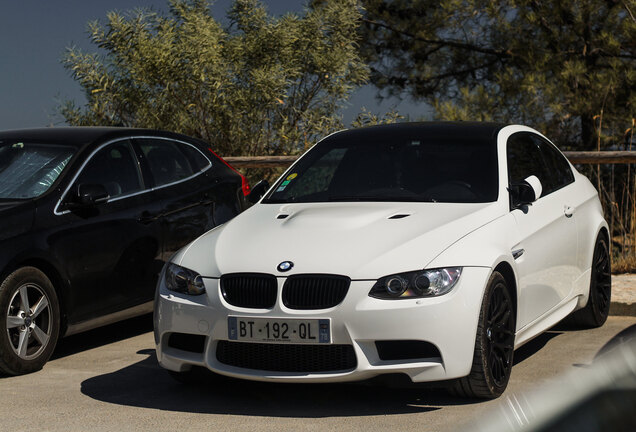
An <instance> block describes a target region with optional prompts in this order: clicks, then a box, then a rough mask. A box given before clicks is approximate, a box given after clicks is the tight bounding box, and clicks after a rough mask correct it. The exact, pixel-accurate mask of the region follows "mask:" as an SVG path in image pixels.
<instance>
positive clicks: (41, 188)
mask: <svg viewBox="0 0 636 432" xmlns="http://www.w3.org/2000/svg"><path fill="white" fill-rule="evenodd" d="M72 155H73V149H72V148H70V147H63V146H54V145H44V144H34V143H23V142H13V143H4V144H0V199H28V198H35V197H37V196H39V195H41V194H43V193H44V192H45V191H46V190H48V189H49V188H50V187H51V185H52V184H53V182H55V180H56V179H57V178H58V177H59V175H60V174H61V173H62V171H63V170H64V168H65V167H66V164H67V163H68V161H69V160H70V159H71V156H72Z"/></svg>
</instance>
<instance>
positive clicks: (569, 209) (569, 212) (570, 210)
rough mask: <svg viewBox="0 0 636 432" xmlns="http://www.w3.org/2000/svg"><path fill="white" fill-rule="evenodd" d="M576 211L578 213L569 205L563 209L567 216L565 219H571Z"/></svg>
mask: <svg viewBox="0 0 636 432" xmlns="http://www.w3.org/2000/svg"><path fill="white" fill-rule="evenodd" d="M575 211H576V209H575V208H574V207H571V206H569V205H565V206H564V207H563V214H565V217H567V218H571V217H572V215H573V214H574V212H575Z"/></svg>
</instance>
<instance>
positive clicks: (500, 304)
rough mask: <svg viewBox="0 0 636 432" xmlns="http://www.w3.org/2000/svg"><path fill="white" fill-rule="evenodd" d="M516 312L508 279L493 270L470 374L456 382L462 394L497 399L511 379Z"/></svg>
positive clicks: (455, 390) (478, 329) (485, 295)
mask: <svg viewBox="0 0 636 432" xmlns="http://www.w3.org/2000/svg"><path fill="white" fill-rule="evenodd" d="M515 323H516V314H515V311H514V306H513V302H512V298H511V297H510V292H509V291H508V287H507V285H506V280H505V279H504V277H503V276H502V275H501V273H499V272H493V274H492V275H491V276H490V279H489V281H488V285H487V286H486V291H485V293H484V299H483V301H482V305H481V310H480V313H479V323H478V325H477V335H476V338H475V351H474V353H473V364H472V368H471V370H470V374H468V376H466V377H464V378H460V379H459V380H457V381H456V382H455V385H454V387H453V389H452V391H453V393H455V394H456V395H458V396H462V397H471V398H482V399H494V398H497V397H499V396H500V395H501V394H502V393H503V392H504V390H505V389H506V386H507V385H508V380H509V379H510V373H511V371H512V357H513V353H514V342H515Z"/></svg>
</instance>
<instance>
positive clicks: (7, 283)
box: [0, 267, 60, 375]
mask: <svg viewBox="0 0 636 432" xmlns="http://www.w3.org/2000/svg"><path fill="white" fill-rule="evenodd" d="M0 311H1V313H2V318H3V320H2V321H3V323H4V326H3V328H2V331H0V370H2V371H4V372H6V373H8V374H11V375H21V374H25V373H30V372H34V371H37V370H40V369H42V367H43V366H44V364H45V363H46V362H47V360H48V359H49V357H51V354H52V353H53V350H54V349H55V344H56V343H57V338H58V334H59V329H60V313H59V305H58V300H57V295H56V293H55V289H54V288H53V285H52V284H51V281H50V280H49V279H48V278H47V277H46V275H45V274H44V273H42V272H41V271H40V270H38V269H36V268H34V267H22V268H20V269H18V270H16V271H14V272H13V273H11V274H10V275H9V276H8V277H7V278H6V279H5V280H4V282H2V285H0Z"/></svg>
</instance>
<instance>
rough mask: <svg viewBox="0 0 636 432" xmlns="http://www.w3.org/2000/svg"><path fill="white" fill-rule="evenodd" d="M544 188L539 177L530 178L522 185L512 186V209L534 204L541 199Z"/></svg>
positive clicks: (510, 189) (515, 184)
mask: <svg viewBox="0 0 636 432" xmlns="http://www.w3.org/2000/svg"><path fill="white" fill-rule="evenodd" d="M542 190H543V187H542V186H541V181H540V180H539V179H538V178H537V176H533V175H532V176H530V177H527V178H526V179H525V180H523V181H522V182H521V183H514V184H511V185H510V188H509V191H510V209H511V210H514V209H518V208H521V207H523V206H526V205H529V204H532V203H533V202H535V201H536V200H538V199H539V198H540V197H541V192H542Z"/></svg>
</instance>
